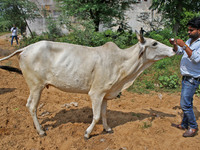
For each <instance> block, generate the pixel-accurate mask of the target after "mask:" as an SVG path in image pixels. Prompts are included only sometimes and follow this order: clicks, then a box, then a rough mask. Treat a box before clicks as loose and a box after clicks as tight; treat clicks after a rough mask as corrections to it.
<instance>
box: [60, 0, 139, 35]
mask: <svg viewBox="0 0 200 150" xmlns="http://www.w3.org/2000/svg"><path fill="white" fill-rule="evenodd" d="M57 1H58V2H59V3H58V5H59V7H60V8H61V10H62V12H63V17H64V18H65V17H66V16H68V17H69V18H71V17H73V18H77V19H80V20H92V22H93V23H94V25H95V31H99V25H100V23H101V24H103V25H106V26H108V27H111V26H112V25H117V24H118V25H123V26H124V25H126V21H125V17H124V16H125V12H126V10H128V9H129V8H131V6H132V4H134V3H136V0H126V1H121V0H112V1H108V0H87V1H86V0H76V1H74V0H57ZM62 20H63V19H62Z"/></svg>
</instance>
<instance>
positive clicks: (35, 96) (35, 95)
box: [26, 87, 45, 136]
mask: <svg viewBox="0 0 200 150" xmlns="http://www.w3.org/2000/svg"><path fill="white" fill-rule="evenodd" d="M42 90H43V88H42V87H34V88H33V87H32V88H31V89H30V95H29V98H28V101H27V104H26V106H27V107H28V109H29V111H30V113H31V116H32V118H33V122H34V125H35V127H36V130H37V132H38V133H39V135H40V136H43V135H45V132H44V131H43V130H42V128H41V125H40V124H39V121H38V119H37V106H38V103H39V100H40V96H41V92H42Z"/></svg>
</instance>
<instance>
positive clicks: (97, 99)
mask: <svg viewBox="0 0 200 150" xmlns="http://www.w3.org/2000/svg"><path fill="white" fill-rule="evenodd" d="M89 95H90V98H91V101H92V111H93V120H92V123H91V124H90V126H89V127H88V128H87V130H86V131H85V135H84V138H85V139H89V137H90V133H91V132H92V130H93V128H94V126H95V125H96V123H98V121H99V119H100V116H101V105H102V101H103V97H104V96H105V94H95V93H94V94H91V93H89Z"/></svg>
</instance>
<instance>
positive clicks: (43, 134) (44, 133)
mask: <svg viewBox="0 0 200 150" xmlns="http://www.w3.org/2000/svg"><path fill="white" fill-rule="evenodd" d="M39 135H40V137H44V136H46V135H47V134H46V132H44V131H43V132H41V133H39Z"/></svg>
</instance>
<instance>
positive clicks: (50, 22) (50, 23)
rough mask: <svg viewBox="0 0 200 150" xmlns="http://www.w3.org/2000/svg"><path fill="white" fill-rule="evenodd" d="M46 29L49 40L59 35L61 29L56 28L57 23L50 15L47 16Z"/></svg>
mask: <svg viewBox="0 0 200 150" xmlns="http://www.w3.org/2000/svg"><path fill="white" fill-rule="evenodd" d="M47 29H48V34H49V37H50V39H51V40H52V39H54V38H56V37H59V36H61V30H60V29H59V28H58V23H57V21H56V20H55V19H53V18H52V17H48V18H47Z"/></svg>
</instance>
